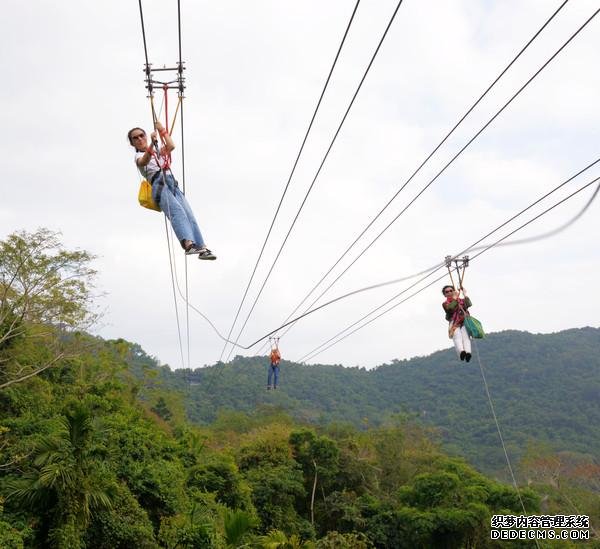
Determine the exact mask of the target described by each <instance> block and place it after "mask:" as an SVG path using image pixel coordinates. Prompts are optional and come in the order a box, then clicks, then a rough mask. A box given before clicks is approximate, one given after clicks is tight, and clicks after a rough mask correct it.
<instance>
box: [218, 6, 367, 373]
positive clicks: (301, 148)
mask: <svg viewBox="0 0 600 549" xmlns="http://www.w3.org/2000/svg"><path fill="white" fill-rule="evenodd" d="M359 4H360V0H357V2H356V4H355V6H354V10H353V11H352V15H351V16H350V20H349V21H348V25H347V26H346V31H345V32H344V36H343V37H342V41H341V42H340V45H339V47H338V50H337V53H336V55H335V58H334V60H333V64H332V65H331V68H330V69H329V74H328V75H327V79H326V80H325V85H324V86H323V89H322V91H321V95H320V97H319V100H318V101H317V106H316V107H315V110H314V112H313V114H312V117H311V119H310V123H309V124H308V128H307V130H306V133H305V134H304V139H303V140H302V144H301V145H300V150H299V151H298V154H297V155H296V160H295V161H294V165H293V166H292V170H291V172H290V175H289V176H288V179H287V183H286V185H285V188H284V189H283V193H282V195H281V198H280V199H279V204H278V205H277V209H276V210H275V215H274V216H273V219H272V221H271V225H270V226H269V230H268V231H267V236H266V237H265V240H264V242H263V244H262V247H261V249H260V253H259V254H258V258H257V260H256V263H255V265H254V268H253V269H252V274H251V275H250V279H249V280H248V284H247V285H246V289H245V290H244V295H243V296H242V300H241V301H240V304H239V306H238V309H237V312H236V313H235V318H234V319H233V322H232V323H231V328H230V329H229V333H228V334H227V339H229V337H230V336H231V333H232V332H233V329H234V327H235V324H236V322H237V320H238V317H239V315H240V311H241V310H242V306H243V304H244V301H245V300H246V296H247V295H248V291H249V290H250V285H251V284H252V281H253V280H254V275H255V274H256V270H257V268H258V264H259V263H260V260H261V258H262V256H263V253H264V251H265V247H266V245H267V241H268V240H269V237H270V236H271V232H272V230H273V226H274V225H275V220H276V219H277V216H278V215H279V210H280V209H281V205H282V203H283V199H284V198H285V195H286V193H287V191H288V188H289V186H290V182H291V180H292V177H293V176H294V173H295V171H296V166H297V165H298V162H299V160H300V156H301V155H302V152H303V151H304V145H305V144H306V141H307V139H308V135H309V133H310V131H311V129H312V126H313V123H314V121H315V118H316V116H317V112H318V111H319V107H320V106H321V102H322V101H323V97H324V95H325V91H326V90H327V87H328V86H329V81H330V80H331V75H332V74H333V71H334V69H335V66H336V64H337V61H338V58H339V56H340V53H341V51H342V48H343V46H344V43H345V41H346V37H347V36H348V32H349V30H350V27H351V26H352V22H353V21H354V15H355V14H356V10H357V9H358V5H359ZM226 347H227V343H225V345H224V346H223V350H222V351H221V355H220V357H219V361H221V359H222V358H223V355H224V354H225V349H226Z"/></svg>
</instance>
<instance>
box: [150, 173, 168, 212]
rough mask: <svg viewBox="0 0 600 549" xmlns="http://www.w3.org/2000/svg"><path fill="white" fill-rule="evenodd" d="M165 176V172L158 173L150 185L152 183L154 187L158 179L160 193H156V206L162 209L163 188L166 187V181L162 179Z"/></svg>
mask: <svg viewBox="0 0 600 549" xmlns="http://www.w3.org/2000/svg"><path fill="white" fill-rule="evenodd" d="M162 176H163V172H162V171H158V172H156V173H155V174H154V175H153V176H152V179H151V180H150V183H152V186H154V183H155V182H156V180H157V179H158V180H159V181H158V191H157V192H156V201H155V202H156V205H157V206H159V207H160V197H161V195H162V191H163V187H164V186H165V180H164V178H163V177H162Z"/></svg>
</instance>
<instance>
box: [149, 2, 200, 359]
mask: <svg viewBox="0 0 600 549" xmlns="http://www.w3.org/2000/svg"><path fill="white" fill-rule="evenodd" d="M138 4H139V8H140V21H141V25H142V41H143V43H144V56H145V59H146V76H147V79H148V86H149V88H148V93H149V96H150V108H151V116H152V123H153V124H155V123H156V120H157V117H156V112H155V110H154V102H153V100H152V99H153V97H152V89H151V87H150V86H151V82H150V81H151V71H150V64H149V62H148V48H147V45H146V30H145V27H144V13H143V10H142V0H138ZM177 5H178V13H179V0H178V2H177ZM179 60H180V62H181V23H180V22H179ZM161 109H162V106H161ZM181 120H182V122H181V132H182V157H183V103H182V104H181ZM167 123H168V121H167ZM184 169H185V168H184ZM161 172H162V178H163V185H165V187H167V191H168V186H167V185H166V181H165V174H164V171H163V170H162V169H161ZM183 177H184V180H185V172H184V175H183ZM184 185H185V183H184ZM167 207H168V202H167ZM169 214H170V211H169ZM164 220H165V231H166V237H167V248H168V252H169V266H170V273H171V286H172V290H173V303H174V307H175V318H176V322H177V336H178V340H179V351H180V354H181V366H182V368H185V360H184V356H183V343H182V340H181V325H180V323H179V308H178V307H177V295H176V293H175V283H176V280H175V273H176V271H174V263H173V258H174V253H173V256H172V254H171V241H170V239H169V230H168V226H167V214H166V213H165V214H164ZM185 271H186V296H187V286H188V281H187V258H186V269H185ZM186 303H188V300H187V299H186ZM186 322H187V354H188V367H189V364H190V337H189V311H187V314H186Z"/></svg>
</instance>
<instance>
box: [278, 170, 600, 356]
mask: <svg viewBox="0 0 600 549" xmlns="http://www.w3.org/2000/svg"><path fill="white" fill-rule="evenodd" d="M599 180H600V177H596V178H595V179H593V180H591V181H590V182H588V183H586V184H585V185H584V186H582V187H580V188H579V189H577V190H576V191H574V192H572V193H571V194H569V195H568V196H566V197H565V198H563V199H561V200H559V201H558V202H556V203H555V204H553V205H552V206H550V207H549V208H547V209H546V210H544V211H543V212H541V213H540V214H538V215H536V216H535V217H533V218H532V219H530V220H529V221H526V222H525V223H523V224H522V225H520V226H519V227H517V228H516V229H514V230H513V231H511V232H509V233H508V234H506V235H505V236H503V237H502V238H500V239H498V240H497V241H496V242H493V243H492V244H490V245H487V246H485V247H483V249H482V250H481V251H479V252H478V253H477V254H475V255H474V256H472V257H470V258H469V261H470V262H471V261H473V260H475V259H477V258H478V257H479V256H480V255H482V254H484V253H485V252H487V251H489V250H491V249H493V248H495V247H498V246H499V245H500V244H501V243H502V242H503V241H504V240H506V239H507V238H510V237H511V236H512V235H513V234H515V233H516V232H518V231H520V230H522V229H524V228H525V227H527V226H528V225H530V224H531V223H533V222H534V221H537V220H538V219H539V218H540V217H542V216H544V215H546V214H547V213H549V212H550V211H552V210H553V209H554V208H556V207H558V206H560V205H561V204H563V203H564V202H566V201H567V200H570V199H571V198H573V197H574V196H576V195H577V194H579V193H580V192H582V191H584V190H585V189H587V188H588V187H590V186H591V185H593V184H594V183H596V182H598V181H599ZM597 194H598V189H596V191H595V192H594V194H593V196H592V200H593V199H594V198H595V197H596V196H597ZM589 205H590V202H588V204H586V206H585V208H584V210H587V208H588V207H589ZM580 213H581V212H580ZM579 217H580V214H577V216H576V218H577V219H578V218H579ZM570 224H571V223H568V224H567V226H568V225H570ZM564 227H565V226H564V225H563V228H564ZM492 232H495V231H492ZM552 232H553V233H554V234H555V231H552ZM490 234H491V233H490ZM484 238H486V237H484ZM526 240H527V239H526ZM471 249H472V248H471V246H470V247H468V248H465V250H463V251H462V252H460V253H459V254H456V255H455V256H454V257H458V256H460V255H462V254H464V253H466V252H468V251H470V250H471ZM444 266H445V264H442V265H440V266H439V267H437V268H436V269H435V270H433V271H432V272H430V273H429V274H428V275H426V276H424V277H423V278H421V279H419V280H418V281H417V282H415V283H414V284H412V285H410V286H409V287H408V288H405V289H404V290H402V291H401V292H399V293H397V294H396V295H394V296H393V297H391V298H390V299H388V300H387V301H386V302H385V303H382V304H381V305H379V306H378V307H376V308H374V309H372V310H371V311H369V312H368V313H367V314H365V315H363V316H362V317H361V318H359V319H358V320H357V321H356V322H354V323H353V324H351V325H349V326H347V327H346V328H344V329H343V330H341V331H340V332H338V333H337V334H336V335H335V336H333V337H332V338H330V339H329V340H327V342H325V343H323V344H321V345H319V346H318V347H315V348H314V349H313V350H312V351H310V352H309V353H306V354H305V355H304V356H303V357H302V358H300V359H299V360H298V362H303V361H306V360H311V359H312V358H314V357H315V356H317V355H319V354H321V353H322V352H324V351H326V350H327V349H329V348H331V347H333V346H334V345H337V344H338V343H340V342H341V341H343V340H344V339H346V338H347V337H350V336H351V335H352V334H354V333H356V332H357V331H358V330H361V329H362V328H364V327H365V326H367V325H369V324H371V322H374V321H375V320H377V319H378V318H380V317H381V316H383V315H384V314H387V313H389V312H390V311H392V310H393V309H395V308H396V307H398V306H400V305H402V304H403V303H405V302H406V301H408V300H409V299H412V298H413V297H415V296H416V295H418V294H420V293H421V292H423V291H425V290H426V289H428V288H430V287H431V286H433V285H434V284H436V283H437V282H439V281H440V280H443V279H444V278H446V273H444V274H443V275H441V276H439V277H438V278H436V279H434V280H433V281H431V282H429V283H428V284H427V285H426V286H423V287H421V288H420V289H418V290H417V291H415V292H413V293H412V294H410V295H409V296H408V297H406V298H404V299H403V300H402V301H400V302H398V303H395V304H394V305H392V306H391V307H389V308H387V309H386V310H385V311H383V312H381V313H379V314H378V315H377V316H375V317H373V318H371V319H370V320H368V321H367V322H365V323H364V324H362V325H360V326H358V327H357V328H355V329H354V330H352V331H351V332H349V333H347V334H346V335H344V336H343V337H340V338H339V339H337V340H336V341H333V342H332V340H334V339H335V338H337V337H339V336H341V335H342V334H344V332H346V331H348V330H350V329H351V328H353V327H354V326H356V325H357V324H359V323H360V322H362V321H363V320H366V319H367V317H369V316H371V315H372V314H374V313H375V312H377V311H378V310H380V309H382V308H383V307H385V306H386V305H388V304H389V303H391V302H392V301H394V300H395V299H397V298H398V297H400V296H402V295H403V294H405V293H406V292H408V291H409V290H411V289H412V288H414V287H415V286H417V285H418V284H420V283H421V282H423V281H424V280H426V279H427V278H429V277H431V276H432V275H433V274H434V273H436V272H437V271H439V270H440V269H442V268H443V267H444ZM267 337H268V336H267ZM330 342H332V343H330ZM327 343H330V344H329V345H327ZM325 345H327V346H325ZM321 347H324V348H321ZM319 349H320V350H319Z"/></svg>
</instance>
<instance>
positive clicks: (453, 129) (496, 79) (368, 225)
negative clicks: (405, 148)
mask: <svg viewBox="0 0 600 549" xmlns="http://www.w3.org/2000/svg"><path fill="white" fill-rule="evenodd" d="M568 1H569V0H564V2H563V3H562V4H561V5H560V6H559V7H558V8H557V9H556V11H555V12H554V13H553V14H552V15H551V16H550V17H549V18H548V19H547V20H546V22H545V23H544V24H543V25H542V26H541V27H540V29H539V30H538V31H537V32H536V33H535V34H534V35H533V37H532V38H530V39H529V41H528V42H527V43H526V44H525V45H524V46H523V47H522V48H521V50H520V51H519V52H518V53H517V55H515V57H513V59H512V61H510V63H509V64H508V65H507V66H506V67H505V68H504V69H503V70H502V71H501V72H500V74H499V75H498V76H497V77H496V78H495V79H494V80H493V82H492V83H491V84H490V85H489V86H488V87H487V89H486V90H485V91H484V92H483V93H482V94H481V95H480V96H479V98H478V99H477V100H476V101H475V102H474V103H473V105H471V107H470V108H469V109H468V110H467V112H465V114H463V115H462V117H461V118H460V119H459V120H458V122H457V123H456V124H455V125H454V126H453V127H452V129H451V130H450V131H449V132H448V133H447V134H446V135H445V136H444V138H443V139H442V140H441V141H440V142H439V143H438V144H437V146H436V147H435V148H434V149H433V150H432V151H431V152H430V153H429V155H428V156H427V157H426V158H425V160H423V161H422V162H421V164H420V165H419V166H418V167H417V169H416V170H415V171H414V172H413V173H412V174H411V176H410V177H409V178H408V179H407V180H406V181H405V182H404V183H403V184H402V186H401V187H400V189H398V191H397V192H396V193H395V194H394V195H393V196H392V198H391V199H390V200H389V201H388V202H387V203H386V204H385V206H384V207H383V208H382V209H381V210H380V211H379V212H378V213H377V215H376V216H375V217H374V218H373V219H372V220H371V221H370V222H369V223H368V224H367V226H366V227H365V228H364V229H363V230H362V231H361V233H360V234H359V235H358V236H357V237H356V238H355V239H354V241H353V242H352V243H351V244H350V246H348V247H347V248H346V250H345V251H344V252H343V253H342V255H341V256H340V257H339V258H338V259H337V260H336V262H335V263H334V264H333V265H332V266H331V267H330V268H329V270H328V271H327V272H326V273H325V274H324V275H323V276H322V277H321V279H320V280H319V281H318V282H317V283H316V284H315V285H314V286H313V287H312V289H311V290H310V291H309V292H308V294H306V296H305V297H304V298H303V299H302V301H300V303H298V305H297V306H296V308H295V309H294V310H293V311H292V312H291V313H290V314H289V315H288V316H287V318H286V319H285V320H284V322H287V321H288V320H289V319H290V318H291V317H292V315H293V314H294V313H295V312H296V311H297V310H298V309H299V308H300V307H301V306H302V305H303V304H304V303H305V302H306V300H307V299H308V298H309V297H310V296H311V295H312V293H313V292H314V291H315V290H316V289H317V288H318V287H319V286H320V285H321V283H322V282H323V281H324V280H325V279H326V278H327V277H328V276H329V274H330V273H331V272H332V271H333V269H335V268H336V267H337V266H338V265H339V263H340V262H341V261H342V259H343V258H344V257H345V256H346V255H347V254H348V253H349V252H350V250H351V249H352V248H353V247H354V246H355V244H356V243H357V242H358V241H359V240H360V239H361V238H362V237H363V236H364V234H365V233H366V232H367V231H368V230H369V228H371V226H372V225H373V223H375V221H377V219H379V217H380V216H381V215H382V214H383V212H385V210H387V208H388V207H389V206H390V205H391V204H392V202H393V201H394V200H395V199H396V197H397V196H398V195H399V194H400V193H401V192H402V190H403V189H404V188H405V187H406V186H407V185H408V184H409V183H410V182H411V181H412V179H413V178H414V177H415V175H417V174H418V173H419V172H420V171H421V168H423V166H424V165H425V164H426V163H427V162H428V161H429V159H430V158H431V157H432V156H433V155H434V154H435V153H436V152H437V151H438V150H439V149H440V147H441V146H442V145H443V144H444V143H445V142H446V141H447V140H448V138H449V137H450V136H451V135H452V134H453V133H454V131H455V130H456V129H457V128H458V127H459V126H460V125H461V124H462V122H463V121H464V120H465V119H466V118H467V116H469V114H471V112H472V111H473V110H474V109H475V107H477V105H479V103H480V102H481V101H482V100H483V99H484V97H485V96H486V95H487V94H488V92H489V91H490V90H491V89H492V88H493V87H494V86H495V85H496V84H497V83H498V81H499V80H500V79H501V78H502V77H503V76H504V74H506V72H507V71H508V70H509V69H510V68H511V67H512V66H513V65H514V63H515V62H516V61H517V60H518V59H519V57H521V55H522V54H523V53H524V52H525V50H526V49H527V48H528V47H529V46H530V45H531V44H532V43H533V41H534V40H535V39H536V38H537V37H538V36H539V35H540V33H541V32H542V31H543V30H544V29H545V28H546V27H547V26H548V24H549V23H550V22H551V21H552V20H553V19H554V17H555V16H556V15H557V14H558V12H560V10H562V8H563V7H564V6H565V5H566V3H567V2H568ZM342 274H344V273H342ZM340 276H341V275H340ZM337 280H338V279H336V280H335V281H334V282H333V283H332V285H331V286H333V284H335V283H336V282H337ZM331 286H329V287H328V288H327V289H326V290H325V291H324V292H323V293H322V294H320V295H319V297H317V298H316V299H315V300H314V301H313V302H312V303H311V304H310V305H309V306H308V307H307V308H306V309H305V310H308V309H310V308H311V307H313V306H314V304H315V303H316V302H317V301H318V300H319V299H321V297H322V296H323V295H324V294H325V293H326V292H327V291H328V290H329V289H330V288H331ZM292 327H293V325H291V326H290V327H289V328H288V329H287V330H286V332H285V333H287V332H289V330H291V329H292ZM285 333H284V334H282V336H284V335H285Z"/></svg>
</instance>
